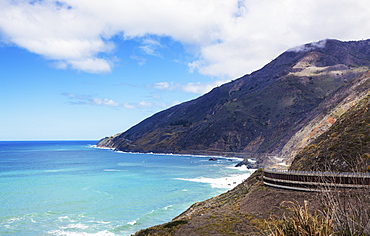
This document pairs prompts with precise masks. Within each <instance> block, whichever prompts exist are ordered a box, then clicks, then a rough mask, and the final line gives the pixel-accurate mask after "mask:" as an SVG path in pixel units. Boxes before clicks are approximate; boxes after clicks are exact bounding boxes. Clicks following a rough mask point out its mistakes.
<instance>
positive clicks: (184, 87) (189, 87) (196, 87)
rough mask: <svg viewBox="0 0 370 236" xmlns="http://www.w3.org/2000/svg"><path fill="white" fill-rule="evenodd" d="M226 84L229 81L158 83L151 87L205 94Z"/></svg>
mask: <svg viewBox="0 0 370 236" xmlns="http://www.w3.org/2000/svg"><path fill="white" fill-rule="evenodd" d="M226 82H229V80H218V81H214V82H209V83H200V82H196V83H187V84H180V83H175V82H159V83H155V84H154V85H153V86H152V87H153V88H155V89H158V90H164V91H174V90H180V91H183V92H187V93H195V94H205V93H207V92H209V91H211V90H212V89H213V88H214V87H217V86H220V85H221V84H224V83H226Z"/></svg>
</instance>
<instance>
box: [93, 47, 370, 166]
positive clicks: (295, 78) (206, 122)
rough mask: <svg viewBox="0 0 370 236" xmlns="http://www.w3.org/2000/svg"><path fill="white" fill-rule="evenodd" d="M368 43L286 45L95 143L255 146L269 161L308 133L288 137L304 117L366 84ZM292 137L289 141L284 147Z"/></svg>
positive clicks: (250, 150)
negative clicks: (250, 69)
mask: <svg viewBox="0 0 370 236" xmlns="http://www.w3.org/2000/svg"><path fill="white" fill-rule="evenodd" d="M369 43H370V40H365V41H358V42H340V41H337V40H326V41H322V42H319V43H314V44H307V45H304V46H302V47H301V48H300V50H297V49H294V50H288V51H286V52H284V53H283V54H281V55H280V56H279V57H277V58H276V59H275V60H273V61H272V62H271V63H269V64H267V65H266V66H265V67H263V68H262V69H260V70H258V71H256V72H254V73H252V74H250V75H246V76H243V77H242V78H239V79H237V80H234V81H232V82H230V83H227V84H224V85H222V86H220V87H217V88H214V89H213V90H212V91H211V92H209V93H207V94H205V95H203V96H201V97H199V98H197V99H194V100H192V101H189V102H185V103H182V104H180V105H177V106H174V107H171V108H169V109H167V110H164V111H162V112H159V113H157V114H154V115H153V116H151V117H149V118H147V119H145V120H144V121H142V122H140V123H139V124H138V125H136V126H133V127H132V128H130V129H129V130H127V131H125V132H123V133H120V134H117V135H114V136H111V137H107V138H104V139H102V140H101V141H100V142H99V143H98V146H104V147H111V148H115V149H118V150H122V151H130V152H161V153H190V154H212V155H233V156H242V157H246V156H249V155H253V154H255V155H256V157H259V158H260V160H259V162H262V161H265V162H266V159H264V158H263V157H264V156H266V155H279V154H280V153H281V151H282V150H283V149H284V148H285V150H289V151H291V149H294V148H295V147H296V146H295V144H297V143H299V142H300V141H301V140H302V139H305V135H306V133H303V134H304V135H303V136H299V137H296V139H295V140H294V142H293V141H291V140H292V138H293V137H294V135H295V134H296V133H297V131H299V130H301V129H302V128H304V127H305V126H306V125H307V124H309V122H312V121H313V120H315V119H318V117H321V116H322V114H323V113H325V112H329V111H331V110H332V109H334V108H335V107H336V106H337V105H338V104H340V103H341V102H342V101H343V100H345V99H346V98H347V97H348V96H349V95H350V94H353V93H352V92H353V91H355V94H358V95H356V96H360V95H361V94H362V93H363V92H364V91H367V90H368V87H366V86H359V84H361V83H364V81H367V80H368V79H369V77H368V74H367V72H368V70H369V66H370V46H369ZM356 98H357V97H356ZM319 121H320V119H318V120H317V122H319ZM317 122H314V123H313V124H312V125H313V127H315V126H319V125H320V123H317ZM330 125H331V124H330ZM330 125H329V126H330ZM289 142H292V143H293V144H292V145H289V147H287V144H288V143H289Z"/></svg>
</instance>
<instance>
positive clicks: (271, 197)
mask: <svg viewBox="0 0 370 236" xmlns="http://www.w3.org/2000/svg"><path fill="white" fill-rule="evenodd" d="M369 165H370V94H369V95H367V96H366V97H365V98H363V99H362V100H360V101H358V102H356V104H355V105H354V106H353V107H352V108H351V109H349V110H348V111H347V112H345V113H344V114H343V115H342V116H341V117H340V118H339V119H338V121H337V122H336V123H335V124H334V125H333V126H332V127H330V128H329V130H328V131H327V132H325V133H324V134H322V135H321V136H319V137H318V138H316V139H315V140H314V141H313V142H312V144H311V145H310V146H308V147H307V148H305V149H303V150H301V152H300V153H299V154H298V155H297V157H296V159H295V160H294V161H293V164H292V166H291V169H293V170H314V171H318V170H322V171H326V170H330V171H344V172H350V171H354V170H355V171H369ZM262 173H263V172H262V170H258V171H256V172H255V173H254V174H253V175H252V176H251V177H250V178H248V179H247V180H245V181H244V182H243V183H242V184H240V185H238V186H237V187H235V188H234V189H232V190H230V191H228V192H226V193H224V194H221V195H219V196H217V197H214V198H211V199H209V200H206V201H203V202H198V203H195V204H194V205H193V206H191V207H189V209H188V210H186V211H185V212H184V213H182V214H180V215H179V216H177V217H176V218H174V219H173V221H171V222H169V223H166V224H163V225H158V226H154V227H151V228H148V229H144V230H141V231H139V232H137V233H136V234H135V236H144V235H161V236H163V235H179V236H180V235H188V236H191V235H194V236H196V235H266V234H265V231H264V229H265V228H264V224H263V222H265V221H264V220H267V219H269V217H270V216H271V215H273V216H274V217H275V219H279V218H281V217H282V215H283V214H287V213H288V211H286V210H285V208H284V207H282V204H283V203H284V202H287V201H293V202H297V203H299V204H301V205H303V202H304V201H307V202H308V206H309V207H310V210H323V209H327V207H328V205H327V203H328V202H327V199H326V198H325V197H323V196H330V197H331V198H330V201H332V202H335V203H338V202H336V201H337V200H338V199H340V198H343V199H344V200H345V201H346V202H347V203H351V204H358V205H355V206H361V207H363V208H367V209H368V202H367V203H366V202H365V201H364V199H365V200H366V199H368V197H365V198H362V197H360V196H361V195H367V196H368V194H369V189H363V190H358V189H356V190H349V189H347V191H339V192H338V193H340V194H339V195H336V194H335V193H332V194H331V195H327V194H328V193H327V194H323V193H322V192H304V191H294V190H287V189H278V188H273V187H269V186H265V185H263V181H262ZM359 194H360V195H359ZM338 196H340V197H339V198H336V197H338ZM350 206H352V205H350V204H347V205H343V206H339V207H338V205H336V209H337V208H341V207H343V208H344V209H345V211H344V212H345V213H348V212H350V210H349V209H350V208H351V207H350ZM346 207H347V208H346ZM352 209H356V208H352ZM356 211H357V210H356ZM357 212H360V211H357ZM362 212H363V211H361V213H362ZM339 213H340V212H339ZM339 213H338V214H339ZM351 214H352V213H351ZM351 214H349V219H350V220H351V222H352V221H353V222H356V223H358V221H356V219H355V218H354V217H353V215H351ZM362 216H364V215H362ZM364 217H365V216H364ZM340 219H341V220H343V219H345V218H343V217H342V218H340ZM335 224H336V226H335V227H336V229H337V230H338V231H337V232H342V230H343V228H341V227H343V225H342V224H340V223H338V222H335ZM365 226H366V224H365ZM341 235H342V234H341ZM345 235H355V234H350V233H348V234H345ZM361 235H365V234H361ZM366 235H367V234H366Z"/></svg>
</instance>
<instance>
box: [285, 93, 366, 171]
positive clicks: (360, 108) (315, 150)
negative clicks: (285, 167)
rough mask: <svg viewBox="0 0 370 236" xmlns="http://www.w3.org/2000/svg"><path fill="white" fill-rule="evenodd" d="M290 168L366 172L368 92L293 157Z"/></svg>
mask: <svg viewBox="0 0 370 236" xmlns="http://www.w3.org/2000/svg"><path fill="white" fill-rule="evenodd" d="M290 168H291V169H294V170H321V171H361V172H369V171H370V95H368V96H367V97H365V98H364V99H362V100H361V101H359V102H358V103H357V104H356V106H354V107H353V108H351V109H350V110H349V111H348V112H346V113H345V114H344V115H343V116H341V117H340V119H339V120H338V121H337V122H336V123H335V124H334V125H333V126H332V127H331V128H330V129H329V130H328V131H327V132H325V133H324V134H322V135H321V136H319V137H318V138H317V139H316V140H315V141H314V142H312V143H311V144H310V145H309V146H307V147H306V148H304V149H303V150H302V151H301V152H300V153H299V154H298V155H297V156H296V158H295V159H294V161H293V163H292V165H291V167H290Z"/></svg>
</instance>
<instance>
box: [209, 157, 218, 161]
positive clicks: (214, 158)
mask: <svg viewBox="0 0 370 236" xmlns="http://www.w3.org/2000/svg"><path fill="white" fill-rule="evenodd" d="M208 161H217V158H216V157H211V158H209V159H208Z"/></svg>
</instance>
